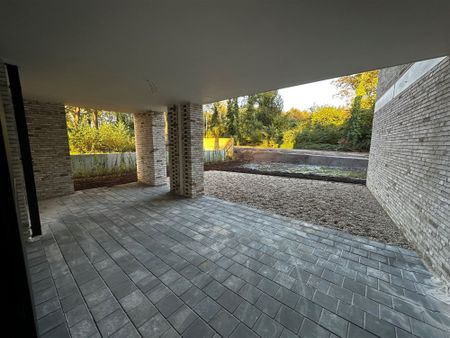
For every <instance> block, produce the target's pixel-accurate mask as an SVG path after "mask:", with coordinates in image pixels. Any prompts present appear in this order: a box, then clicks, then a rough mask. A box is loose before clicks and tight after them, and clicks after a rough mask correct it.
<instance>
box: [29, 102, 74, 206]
mask: <svg viewBox="0 0 450 338" xmlns="http://www.w3.org/2000/svg"><path fill="white" fill-rule="evenodd" d="M24 106H25V114H26V118H27V126H28V137H29V138H30V148H31V157H32V158H33V171H34V180H35V183H36V193H37V196H38V198H39V199H40V200H41V199H46V198H52V197H57V196H63V195H69V194H72V193H73V192H74V188H73V179H72V167H71V163H70V152H69V140H68V137H67V125H66V111H65V108H64V104H63V103H54V102H39V101H34V100H33V101H31V100H25V101H24Z"/></svg>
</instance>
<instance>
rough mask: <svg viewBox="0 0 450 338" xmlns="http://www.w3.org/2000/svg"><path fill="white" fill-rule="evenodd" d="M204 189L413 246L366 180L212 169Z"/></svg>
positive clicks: (285, 214)
mask: <svg viewBox="0 0 450 338" xmlns="http://www.w3.org/2000/svg"><path fill="white" fill-rule="evenodd" d="M205 193H206V194H207V195H210V196H214V197H218V198H221V199H225V200H228V201H231V202H237V203H243V204H247V205H250V206H253V207H256V208H259V209H264V210H267V211H270V212H273V213H276V214H280V215H283V216H288V217H293V218H296V219H300V220H303V221H305V222H309V223H313V224H318V225H322V226H326V227H330V228H335V229H339V230H343V231H346V232H349V233H351V234H354V235H359V236H364V237H368V238H370V239H374V240H378V241H382V242H385V243H389V244H393V245H399V246H401V247H404V248H408V249H412V248H413V247H412V246H411V244H410V243H409V242H408V241H407V240H406V238H405V237H404V236H403V234H402V233H401V232H400V231H399V229H398V228H397V227H396V226H395V224H394V223H393V222H392V220H391V219H390V218H389V216H388V215H387V214H386V212H385V211H384V210H383V209H382V208H381V206H380V205H379V204H378V202H377V201H376V199H375V198H374V197H373V196H372V194H371V193H370V191H369V190H368V189H367V187H366V186H364V185H359V184H347V183H340V182H326V181H319V180H305V179H299V178H285V177H276V176H264V175H248V174H244V173H236V172H225V171H207V172H205Z"/></svg>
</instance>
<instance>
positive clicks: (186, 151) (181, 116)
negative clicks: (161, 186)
mask: <svg viewBox="0 0 450 338" xmlns="http://www.w3.org/2000/svg"><path fill="white" fill-rule="evenodd" d="M167 120H168V129H169V166H170V190H171V191H172V192H173V193H175V194H177V195H181V196H186V197H195V196H199V195H202V194H203V113H202V106H201V105H199V104H193V103H187V104H180V105H172V106H170V107H169V110H168V116H167Z"/></svg>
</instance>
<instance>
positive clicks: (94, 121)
mask: <svg viewBox="0 0 450 338" xmlns="http://www.w3.org/2000/svg"><path fill="white" fill-rule="evenodd" d="M92 124H93V125H94V127H95V129H98V110H94V111H93V112H92Z"/></svg>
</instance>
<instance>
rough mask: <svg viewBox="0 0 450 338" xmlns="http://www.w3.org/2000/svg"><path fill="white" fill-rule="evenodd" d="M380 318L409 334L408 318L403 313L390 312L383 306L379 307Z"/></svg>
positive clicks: (390, 310)
mask: <svg viewBox="0 0 450 338" xmlns="http://www.w3.org/2000/svg"><path fill="white" fill-rule="evenodd" d="M380 318H381V319H383V320H385V321H387V322H389V323H391V324H394V325H395V326H398V327H400V328H402V329H403V330H406V331H409V332H411V326H410V324H409V317H408V316H406V315H404V314H403V313H400V312H397V311H395V310H392V309H390V308H388V307H386V306H384V305H381V306H380Z"/></svg>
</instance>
